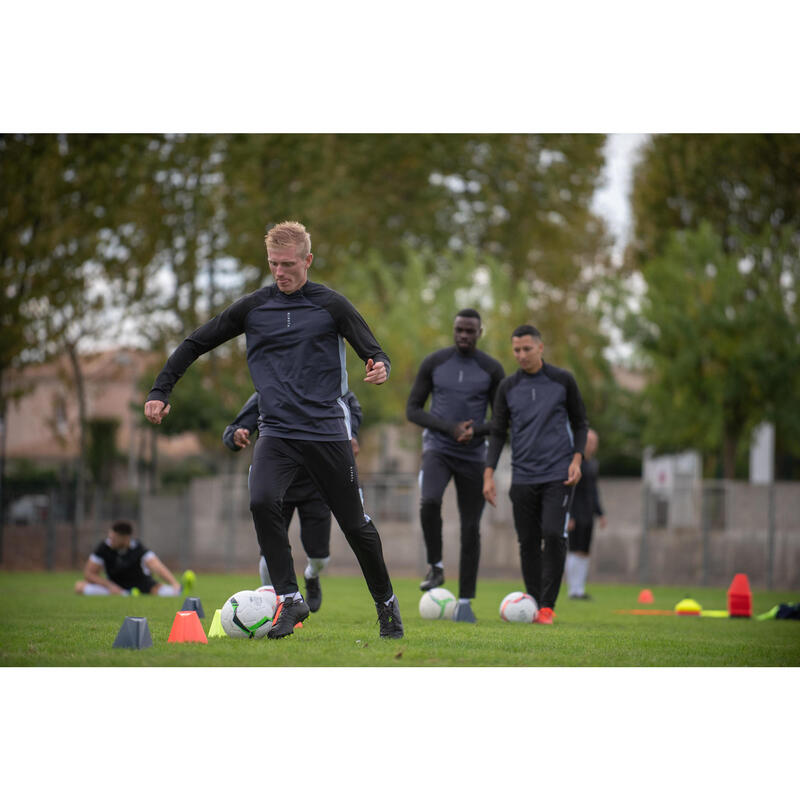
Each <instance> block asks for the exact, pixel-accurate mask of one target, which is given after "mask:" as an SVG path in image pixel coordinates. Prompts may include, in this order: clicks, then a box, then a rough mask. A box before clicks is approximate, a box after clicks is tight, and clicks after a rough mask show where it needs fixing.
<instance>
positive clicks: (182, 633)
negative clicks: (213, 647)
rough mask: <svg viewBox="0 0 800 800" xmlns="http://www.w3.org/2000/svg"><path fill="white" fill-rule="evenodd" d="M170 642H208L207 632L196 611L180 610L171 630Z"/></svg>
mask: <svg viewBox="0 0 800 800" xmlns="http://www.w3.org/2000/svg"><path fill="white" fill-rule="evenodd" d="M167 641H168V642H200V643H201V644H208V639H206V633H205V631H204V630H203V626H202V625H201V624H200V617H198V616H197V612H196V611H178V613H177V614H175V621H174V622H173V623H172V630H171V631H170V632H169V639H167Z"/></svg>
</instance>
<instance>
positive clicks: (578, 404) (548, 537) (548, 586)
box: [483, 325, 589, 624]
mask: <svg viewBox="0 0 800 800" xmlns="http://www.w3.org/2000/svg"><path fill="white" fill-rule="evenodd" d="M511 341H512V348H513V351H514V358H515V359H516V360H517V363H518V364H519V365H520V369H519V370H517V372H515V373H514V374H513V375H510V376H509V377H507V378H505V379H504V380H503V382H502V383H501V384H500V386H499V387H498V389H497V395H496V397H495V403H494V414H493V416H492V426H491V431H492V432H491V438H490V440H489V453H488V455H487V458H486V469H485V471H484V486H483V493H484V496H485V497H486V499H487V500H488V501H489V502H490V503H491V504H492V505H494V504H495V499H496V496H497V493H496V487H495V483H494V470H495V468H496V467H497V462H498V460H499V458H500V452H501V451H502V449H503V445H504V443H505V440H506V432H507V431H508V428H509V426H510V427H511V470H512V472H511V491H510V493H509V496H510V497H511V503H512V506H513V510H514V527H515V528H516V531H517V538H518V539H519V551H520V561H521V562H522V577H523V580H524V582H525V591H526V592H527V593H528V594H530V595H532V596H533V598H534V600H536V602H537V604H538V605H539V609H540V610H539V615H538V617H537V622H540V623H543V624H551V623H552V621H553V619H552V618H553V609H554V608H555V604H556V598H557V597H558V590H559V588H560V586H561V575H562V573H563V571H564V560H565V558H566V554H567V523H568V519H569V506H570V500H571V494H572V491H573V487H574V486H575V485H576V484H577V483H578V481H579V480H580V477H581V463H582V460H583V451H584V447H585V446H586V434H587V430H588V427H589V425H588V422H587V420H586V410H585V408H584V405H583V399H582V398H581V394H580V391H579V390H578V385H577V384H576V383H575V378H574V377H573V376H572V374H571V373H569V372H567V370H564V369H560V368H559V367H554V366H552V365H551V364H546V363H545V362H544V360H543V359H542V352H543V350H544V344H543V343H542V338H541V334H540V333H539V331H538V330H536V328H534V327H533V326H532V325H521V326H520V327H519V328H517V329H516V330H515V331H514V333H513V335H512V339H511Z"/></svg>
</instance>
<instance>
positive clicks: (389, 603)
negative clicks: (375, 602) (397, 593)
mask: <svg viewBox="0 0 800 800" xmlns="http://www.w3.org/2000/svg"><path fill="white" fill-rule="evenodd" d="M392 600H394V595H392V596H391V597H390V598H389V599H388V600H386V601H384V605H385V606H388V605H391V603H392Z"/></svg>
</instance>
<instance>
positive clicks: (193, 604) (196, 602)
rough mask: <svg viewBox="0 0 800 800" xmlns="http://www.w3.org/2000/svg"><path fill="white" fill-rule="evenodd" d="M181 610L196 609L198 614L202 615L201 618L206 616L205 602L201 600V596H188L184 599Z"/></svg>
mask: <svg viewBox="0 0 800 800" xmlns="http://www.w3.org/2000/svg"><path fill="white" fill-rule="evenodd" d="M181 611H196V612H197V616H198V617H200V619H203V617H205V614H204V613H203V604H202V603H201V602H200V598H199V597H187V598H186V599H185V600H184V601H183V606H182V607H181Z"/></svg>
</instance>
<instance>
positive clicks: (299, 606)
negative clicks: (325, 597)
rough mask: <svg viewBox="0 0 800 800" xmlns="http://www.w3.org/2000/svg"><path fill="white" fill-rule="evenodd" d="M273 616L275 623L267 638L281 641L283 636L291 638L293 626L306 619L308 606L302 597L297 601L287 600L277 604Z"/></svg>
mask: <svg viewBox="0 0 800 800" xmlns="http://www.w3.org/2000/svg"><path fill="white" fill-rule="evenodd" d="M275 616H276V617H277V621H276V622H273V623H272V627H271V628H270V630H269V633H268V634H267V637H268V638H269V639H281V638H283V637H284V636H291V635H292V634H293V633H294V626H295V625H297V623H298V622H302V621H303V620H304V619H306V618H307V617H308V606H307V605H306V601H305V600H303V598H302V597H301V598H300V599H299V600H292V599H291V598H289V599H286V600H284V601H283V602H282V603H279V604H278V610H277V612H276V614H275Z"/></svg>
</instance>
